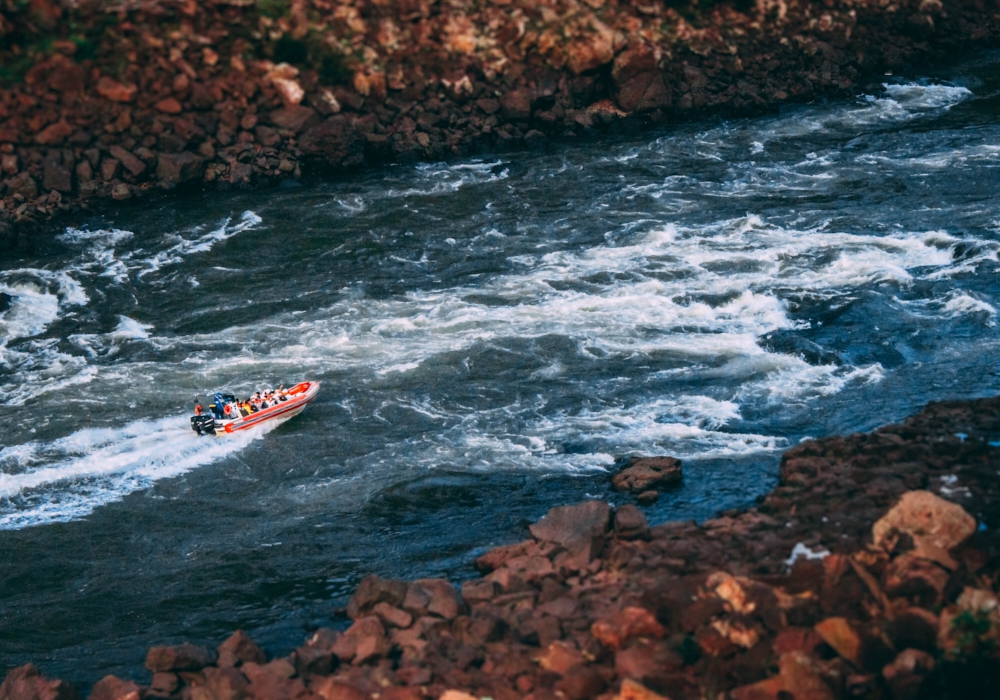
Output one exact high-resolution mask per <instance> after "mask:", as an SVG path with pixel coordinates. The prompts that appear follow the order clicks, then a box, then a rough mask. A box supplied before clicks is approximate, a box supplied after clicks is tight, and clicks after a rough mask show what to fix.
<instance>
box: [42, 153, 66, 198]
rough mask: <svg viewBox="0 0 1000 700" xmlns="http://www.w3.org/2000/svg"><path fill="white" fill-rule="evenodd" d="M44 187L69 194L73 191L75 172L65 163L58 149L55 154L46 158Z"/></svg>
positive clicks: (43, 178)
mask: <svg viewBox="0 0 1000 700" xmlns="http://www.w3.org/2000/svg"><path fill="white" fill-rule="evenodd" d="M42 189H44V190H49V191H51V190H57V191H59V192H63V193H67V194H68V193H70V192H72V191H73V173H72V172H70V169H69V168H67V167H66V166H65V165H63V162H62V157H61V155H60V154H59V153H58V151H57V152H56V154H55V155H54V156H50V157H48V158H46V159H45V166H44V170H43V174H42Z"/></svg>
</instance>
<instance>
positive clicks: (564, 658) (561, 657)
mask: <svg viewBox="0 0 1000 700" xmlns="http://www.w3.org/2000/svg"><path fill="white" fill-rule="evenodd" d="M583 662H584V657H583V654H582V653H580V651H579V650H578V649H577V648H576V647H575V646H573V645H572V644H570V643H569V642H563V641H557V642H552V643H551V644H549V645H548V646H547V647H545V651H544V652H543V653H542V654H541V656H539V657H538V665H539V666H541V667H542V668H543V669H545V670H546V671H552V672H553V673H558V674H559V675H560V676H561V675H562V674H564V673H566V671H567V670H568V669H569V668H571V667H572V666H576V665H577V664H581V663H583Z"/></svg>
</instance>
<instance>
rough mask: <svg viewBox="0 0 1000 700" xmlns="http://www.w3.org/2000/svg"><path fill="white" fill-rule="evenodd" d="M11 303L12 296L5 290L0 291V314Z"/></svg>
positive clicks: (12, 300)
mask: <svg viewBox="0 0 1000 700" xmlns="http://www.w3.org/2000/svg"><path fill="white" fill-rule="evenodd" d="M12 303H14V297H12V296H11V295H10V294H8V293H7V292H0V314H2V313H3V312H4V311H6V310H7V309H9V308H10V305H11V304H12Z"/></svg>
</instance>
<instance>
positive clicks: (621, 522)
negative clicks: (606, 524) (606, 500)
mask: <svg viewBox="0 0 1000 700" xmlns="http://www.w3.org/2000/svg"><path fill="white" fill-rule="evenodd" d="M614 523H615V524H614V528H615V535H616V536H617V537H619V538H621V539H623V540H634V539H640V538H641V539H648V537H649V525H648V524H647V523H646V516H645V515H643V513H642V511H641V510H639V509H638V508H636V507H635V506H634V505H632V504H631V503H627V504H625V505H623V506H621V507H620V508H618V509H617V510H616V511H615V520H614Z"/></svg>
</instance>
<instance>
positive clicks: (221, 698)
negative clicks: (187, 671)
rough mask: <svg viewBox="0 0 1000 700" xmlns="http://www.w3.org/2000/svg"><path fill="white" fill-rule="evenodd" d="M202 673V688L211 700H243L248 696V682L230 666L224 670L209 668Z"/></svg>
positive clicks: (199, 699)
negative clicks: (203, 679)
mask: <svg viewBox="0 0 1000 700" xmlns="http://www.w3.org/2000/svg"><path fill="white" fill-rule="evenodd" d="M247 663H253V662H252V661H251V662H247ZM203 673H204V677H205V685H204V687H205V689H207V690H208V691H209V692H210V693H211V695H210V696H209V697H210V698H211V700H244V698H247V697H248V696H249V695H250V693H249V690H250V681H249V680H247V677H246V676H244V675H243V674H242V673H240V672H239V671H237V670H236V669H235V668H233V667H232V666H226V667H224V668H214V667H211V666H209V667H208V668H206V669H205V670H204V671H203ZM202 697H203V696H202ZM192 700H195V698H192ZM198 700H201V698H198ZM206 700H207V699H206Z"/></svg>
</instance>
